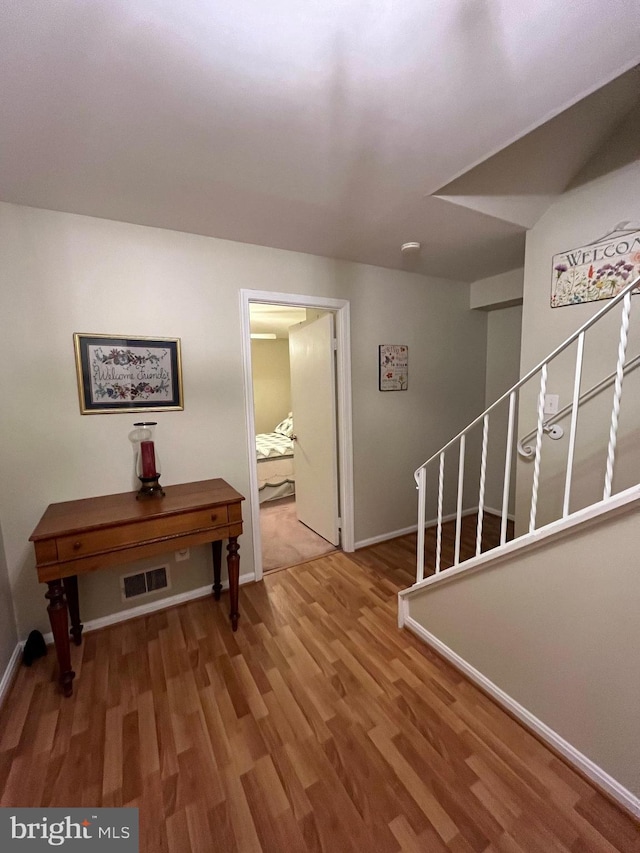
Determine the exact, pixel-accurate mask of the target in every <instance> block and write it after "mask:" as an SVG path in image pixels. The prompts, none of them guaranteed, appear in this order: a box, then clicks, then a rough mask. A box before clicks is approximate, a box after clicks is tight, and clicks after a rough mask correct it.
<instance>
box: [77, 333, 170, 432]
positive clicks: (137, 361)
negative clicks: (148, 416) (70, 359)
mask: <svg viewBox="0 0 640 853" xmlns="http://www.w3.org/2000/svg"><path fill="white" fill-rule="evenodd" d="M73 342H74V348H75V354H76V371H77V376H78V394H79V396H80V411H81V413H82V414H83V415H97V414H102V415H104V414H108V413H112V412H145V411H146V412H158V411H179V410H181V409H184V404H183V399H182V357H181V353H180V339H179V338H124V337H118V336H115V335H88V334H82V333H80V332H76V333H75V334H74V336H73Z"/></svg>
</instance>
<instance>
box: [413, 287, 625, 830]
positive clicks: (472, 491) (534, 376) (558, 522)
mask: <svg viewBox="0 0 640 853" xmlns="http://www.w3.org/2000/svg"><path fill="white" fill-rule="evenodd" d="M639 285H640V276H639V277H637V278H636V279H635V280H633V281H631V282H629V283H628V284H627V285H626V286H625V287H624V288H623V289H622V290H620V292H619V293H618V294H617V295H616V296H615V297H614V298H613V299H610V300H608V301H607V302H606V304H605V305H604V306H603V307H602V308H601V309H600V310H599V311H598V312H597V313H596V314H594V315H593V316H592V317H591V318H590V319H589V320H588V321H587V322H586V323H584V325H582V326H581V327H580V328H579V329H578V330H577V331H576V332H575V333H574V334H573V335H571V336H570V337H569V338H568V339H567V340H566V341H565V342H564V343H562V344H561V345H560V346H559V347H557V348H556V349H555V350H554V351H553V352H552V353H550V355H549V356H548V357H547V358H545V359H544V360H543V361H542V362H540V363H539V364H538V365H536V367H534V368H533V369H532V370H531V371H529V372H528V373H527V374H526V375H525V376H524V377H523V378H522V379H521V380H520V381H519V382H518V383H516V385H514V386H513V388H511V389H510V390H509V391H507V392H506V394H504V395H503V396H502V397H501V398H500V399H499V400H497V401H496V402H495V403H494V404H493V405H492V406H490V407H489V408H488V409H487V410H486V411H485V412H483V414H481V415H480V416H479V417H478V418H476V419H475V420H474V421H473V422H472V423H471V424H469V426H467V427H466V428H465V429H464V430H462V431H461V432H460V433H459V434H458V435H457V436H455V438H453V439H451V441H449V442H448V443H447V444H446V445H445V446H444V447H442V448H441V449H440V450H439V451H438V452H437V453H435V454H433V456H431V457H430V458H429V459H428V460H427V461H426V462H425V463H424V464H423V465H421V466H420V467H419V468H418V469H417V471H416V472H415V478H416V482H417V486H418V547H417V559H416V581H415V583H414V585H413V586H412V587H411V588H409V589H406V590H403V591H401V592H400V593H399V607H398V620H399V625H400V627H406V628H408V629H409V630H411V631H413V632H414V633H415V634H417V635H418V636H419V637H421V638H422V639H423V640H424V641H425V642H427V643H428V644H429V645H431V646H432V647H433V648H434V649H436V650H437V651H438V652H439V653H440V654H441V655H443V656H444V657H446V658H447V659H449V660H450V661H451V662H452V663H453V664H454V665H455V666H456V667H458V668H459V669H461V670H462V671H463V672H464V673H465V674H466V675H467V676H468V677H469V678H470V679H472V680H473V681H475V682H476V683H477V684H478V685H479V686H480V687H481V688H482V689H483V690H484V691H486V692H488V693H489V694H490V695H492V696H493V697H494V698H495V699H496V700H497V701H498V702H499V703H500V704H502V705H503V706H505V707H506V708H507V709H508V710H509V711H510V712H511V713H512V714H514V715H515V716H516V717H518V718H519V719H520V720H521V721H522V722H523V723H524V724H525V725H526V726H528V727H529V728H530V729H532V730H533V731H535V732H536V734H537V735H538V736H539V737H541V738H543V739H544V740H546V741H547V742H548V743H549V744H550V745H551V746H552V747H553V749H555V750H556V752H558V753H560V754H561V755H562V756H564V757H565V758H566V759H567V760H568V761H569V762H571V763H572V764H574V765H575V766H577V767H579V769H580V770H581V771H582V772H583V773H584V774H586V775H587V776H588V777H590V778H591V779H592V780H593V781H594V782H595V783H596V784H597V785H598V786H599V787H600V788H602V789H603V790H605V791H606V792H607V793H608V794H609V795H611V796H612V797H614V798H615V799H616V800H617V801H618V802H619V803H620V804H621V805H623V807H624V808H626V809H627V810H628V811H630V812H631V813H633V814H634V815H636V816H640V774H639V773H638V767H640V723H639V722H638V718H637V710H636V709H637V708H638V707H640V663H638V655H637V651H636V650H637V647H638V644H639V643H640V616H638V605H639V604H640V557H639V556H638V551H639V550H640V549H639V548H638V544H637V543H639V542H640V536H638V532H637V531H638V525H637V514H638V512H640V428H639V426H638V423H639V421H640V417H639V414H638V413H639V406H640V393H638V391H637V390H636V384H637V383H638V382H640V371H637V372H635V368H636V367H637V366H638V365H639V364H640V356H638V355H634V356H633V357H630V356H629V353H630V352H635V353H637V352H638V351H640V324H638V323H637V322H636V323H635V326H634V323H633V322H632V311H631V309H632V302H634V301H635V300H632V292H633V291H635V290H636V289H637V288H638V286H639ZM558 310H562V309H558ZM639 388H640V386H639ZM558 390H561V391H562V393H561V395H560V396H561V398H563V399H568V400H570V402H569V403H568V404H567V405H566V406H564V407H562V408H559V409H556V411H555V412H554V413H553V414H549V413H548V410H549V408H554V406H553V403H554V402H555V401H554V399H553V398H551V400H550V399H549V397H548V393H549V391H553V392H554V394H555V393H556V392H557V391H558ZM623 390H624V391H625V392H626V397H624V395H623ZM549 403H551V404H552V405H551V406H549ZM518 433H520V435H521V436H522V437H521V438H520V439H518ZM496 493H499V495H500V500H499V501H498V502H499V504H500V505H499V506H497V507H496V506H491V505H489V504H488V502H487V495H489V494H492V495H494V496H495V495H496ZM445 525H448V526H449V527H450V526H451V525H453V526H454V528H455V533H454V537H453V547H452V548H449V549H446V548H443V541H444V540H443V527H444V526H445Z"/></svg>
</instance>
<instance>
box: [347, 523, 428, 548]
mask: <svg viewBox="0 0 640 853" xmlns="http://www.w3.org/2000/svg"><path fill="white" fill-rule="evenodd" d="M417 529H418V525H417V524H412V525H411V527H404V528H403V529H402V530H392V531H391V532H390V533H381V534H380V536H372V537H371V538H370V539H362V540H361V541H360V542H356V545H355V548H356V551H357V550H358V548H368V547H369V545H377V544H378V543H379V542H388V541H389V539H397V538H398V537H399V536H407V535H408V534H409V533H415V532H416V530H417Z"/></svg>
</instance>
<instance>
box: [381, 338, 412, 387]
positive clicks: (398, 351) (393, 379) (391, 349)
mask: <svg viewBox="0 0 640 853" xmlns="http://www.w3.org/2000/svg"><path fill="white" fill-rule="evenodd" d="M378 354H379V374H378V377H379V378H378V388H379V390H380V391H406V390H407V388H408V387H409V347H407V346H405V345H404V344H380V346H379V347H378Z"/></svg>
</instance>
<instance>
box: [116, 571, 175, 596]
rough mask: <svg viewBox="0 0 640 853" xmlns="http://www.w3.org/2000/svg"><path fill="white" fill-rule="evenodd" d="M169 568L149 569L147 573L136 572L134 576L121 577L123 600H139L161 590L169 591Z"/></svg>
mask: <svg viewBox="0 0 640 853" xmlns="http://www.w3.org/2000/svg"><path fill="white" fill-rule="evenodd" d="M170 586H171V584H170V582H169V566H158V567H157V568H155V569H147V571H145V572H136V573H135V574H132V575H122V576H121V577H120V591H121V593H122V600H123V601H127V600H128V599H130V598H138V597H139V596H141V595H149V594H150V593H152V592H158V590H161V589H169V588H170Z"/></svg>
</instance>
